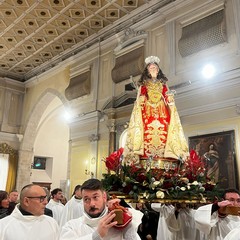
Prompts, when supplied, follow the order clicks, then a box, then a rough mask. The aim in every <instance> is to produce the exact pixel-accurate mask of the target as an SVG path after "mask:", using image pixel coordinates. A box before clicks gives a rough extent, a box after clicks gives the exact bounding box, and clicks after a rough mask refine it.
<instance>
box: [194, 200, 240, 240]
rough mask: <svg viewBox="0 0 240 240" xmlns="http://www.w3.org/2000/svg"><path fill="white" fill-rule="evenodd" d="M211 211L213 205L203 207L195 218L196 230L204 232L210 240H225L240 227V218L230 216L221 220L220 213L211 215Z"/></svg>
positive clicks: (197, 211) (198, 210)
mask: <svg viewBox="0 0 240 240" xmlns="http://www.w3.org/2000/svg"><path fill="white" fill-rule="evenodd" d="M211 210H212V204H208V205H205V206H201V207H199V208H198V209H197V210H196V213H195V216H194V219H195V224H196V228H198V229H199V230H200V231H202V232H204V233H205V234H206V235H207V236H208V239H210V240H223V239H224V237H225V236H226V235H227V234H228V233H229V232H230V231H231V230H232V229H234V228H236V227H238V226H240V217H238V216H233V215H228V216H226V217H225V218H219V217H218V212H217V211H216V212H214V213H213V214H212V215H211ZM233 240H235V239H233Z"/></svg>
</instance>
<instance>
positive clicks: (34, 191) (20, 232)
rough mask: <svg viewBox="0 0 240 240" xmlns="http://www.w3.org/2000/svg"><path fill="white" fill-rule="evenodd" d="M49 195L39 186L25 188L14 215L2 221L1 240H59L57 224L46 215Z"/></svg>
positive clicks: (0, 228) (0, 224)
mask: <svg viewBox="0 0 240 240" xmlns="http://www.w3.org/2000/svg"><path fill="white" fill-rule="evenodd" d="M46 204H47V195H46V193H45V191H44V189H43V188H42V187H40V186H38V185H35V184H30V185H26V186H25V187H23V189H22V190H21V193H20V203H19V204H17V205H16V207H15V209H14V210H13V212H12V214H11V215H9V216H8V217H5V218H3V219H1V220H0V240H16V239H26V240H27V239H29V240H30V239H37V240H46V239H51V240H57V239H59V228H58V224H57V222H56V221H55V220H54V219H53V218H51V217H49V216H46V215H44V209H45V207H46Z"/></svg>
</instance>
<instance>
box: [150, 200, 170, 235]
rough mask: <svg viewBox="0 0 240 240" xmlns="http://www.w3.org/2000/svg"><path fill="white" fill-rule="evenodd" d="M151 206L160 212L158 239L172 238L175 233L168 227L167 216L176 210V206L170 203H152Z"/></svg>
mask: <svg viewBox="0 0 240 240" xmlns="http://www.w3.org/2000/svg"><path fill="white" fill-rule="evenodd" d="M151 208H152V209H153V210H154V211H156V212H159V220H158V229H157V240H172V239H174V238H173V233H172V232H171V231H170V230H169V229H168V226H167V223H166V218H167V217H168V216H169V213H170V212H171V211H172V210H174V206H173V205H171V204H169V205H166V204H161V203H152V204H151Z"/></svg>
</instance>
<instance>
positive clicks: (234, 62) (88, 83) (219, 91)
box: [0, 0, 240, 197]
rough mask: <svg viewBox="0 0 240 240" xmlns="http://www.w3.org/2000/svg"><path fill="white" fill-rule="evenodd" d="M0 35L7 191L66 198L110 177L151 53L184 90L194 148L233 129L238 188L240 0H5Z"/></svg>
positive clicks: (228, 136) (1, 148)
mask: <svg viewBox="0 0 240 240" xmlns="http://www.w3.org/2000/svg"><path fill="white" fill-rule="evenodd" d="M0 35H1V42H0V178H1V181H0V182H1V187H0V188H1V189H2V190H6V191H10V190H12V189H18V190H20V189H21V188H22V187H23V186H24V185H26V184H29V183H37V184H40V185H41V186H45V187H47V188H48V189H54V188H57V187H60V188H61V189H63V192H64V194H65V195H66V196H67V197H69V196H70V193H71V192H72V190H73V189H74V187H75V186H76V185H77V184H82V183H83V182H84V181H85V180H87V179H89V178H91V177H94V178H98V179H102V178H103V174H105V173H107V168H106V165H105V162H104V159H105V158H106V157H107V156H109V154H111V153H112V152H114V151H116V150H117V149H119V148H121V147H124V142H125V136H126V135H125V133H126V130H127V128H128V124H129V121H130V115H131V112H132V109H133V106H134V102H135V100H136V97H137V90H136V83H137V81H138V80H139V78H140V75H141V73H142V71H143V69H144V65H145V63H144V59H145V58H146V57H148V56H158V57H159V58H160V63H159V66H160V68H161V69H162V71H163V72H164V74H165V75H166V76H167V78H168V87H169V88H170V89H171V90H173V91H174V92H175V97H174V98H175V104H176V107H177V110H178V114H179V117H180V120H181V124H182V127H183V131H184V135H185V138H186V139H187V142H188V146H189V149H195V150H196V151H199V152H200V153H201V154H202V155H204V153H205V152H207V151H208V150H209V149H208V146H209V144H210V141H211V142H214V141H215V142H218V141H221V139H224V141H222V142H218V143H219V149H218V151H219V161H220V163H219V176H220V177H224V178H226V185H225V186H226V187H232V188H238V186H239V172H240V164H239V161H240V149H239V146H240V133H239V131H240V2H239V0H201V1H199V0H78V1H66V0H58V1H55V0H54V1H52V0H42V1H32V0H26V1H11V0H5V1H1V2H0ZM208 138H209V139H210V140H208ZM219 139H220V140H219ZM1 166H2V167H1Z"/></svg>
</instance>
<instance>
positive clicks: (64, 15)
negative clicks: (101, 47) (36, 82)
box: [0, 0, 175, 82]
mask: <svg viewBox="0 0 240 240" xmlns="http://www.w3.org/2000/svg"><path fill="white" fill-rule="evenodd" d="M174 1H175V0H0V39H1V41H0V77H7V78H11V79H13V80H17V81H21V82H25V81H26V80H28V79H30V78H31V77H33V76H36V75H39V74H40V73H42V72H44V71H46V70H47V69H49V68H50V67H51V66H55V65H56V64H58V63H59V62H61V61H63V60H65V59H67V58H68V57H70V56H72V55H73V54H77V53H78V52H80V51H81V50H82V49H86V48H87V47H89V46H91V45H92V44H94V43H96V41H99V40H98V39H99V38H100V39H101V40H104V39H106V38H107V37H109V36H112V35H113V34H116V33H117V32H119V31H122V30H124V29H125V28H127V27H129V26H131V25H132V24H133V23H135V22H137V21H140V20H141V19H143V18H144V17H147V16H149V15H151V14H152V13H154V11H156V10H158V9H159V8H161V7H162V6H164V5H166V4H170V3H171V2H174Z"/></svg>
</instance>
